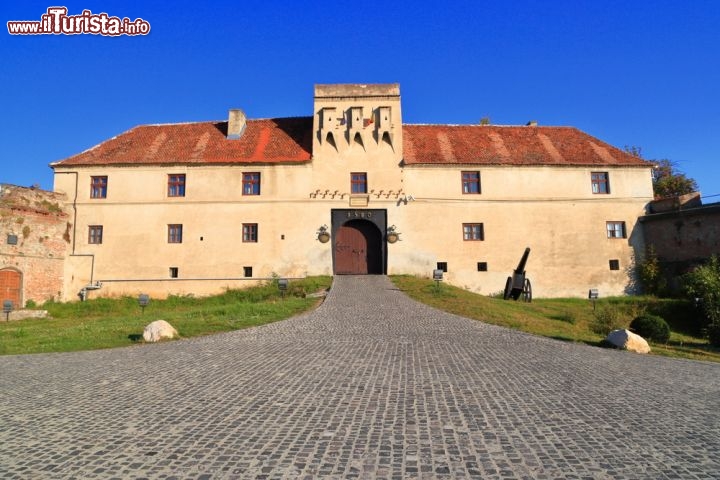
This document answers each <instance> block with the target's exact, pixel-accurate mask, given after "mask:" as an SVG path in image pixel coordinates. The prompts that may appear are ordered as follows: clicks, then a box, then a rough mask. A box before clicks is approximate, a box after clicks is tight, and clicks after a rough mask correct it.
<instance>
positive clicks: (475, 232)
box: [463, 223, 485, 241]
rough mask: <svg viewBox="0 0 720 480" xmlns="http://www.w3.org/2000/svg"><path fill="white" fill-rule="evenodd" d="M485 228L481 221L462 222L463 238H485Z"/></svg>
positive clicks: (476, 239)
mask: <svg viewBox="0 0 720 480" xmlns="http://www.w3.org/2000/svg"><path fill="white" fill-rule="evenodd" d="M484 230H485V229H484V228H483V224H482V223H463V240H465V241H482V240H485V231H484Z"/></svg>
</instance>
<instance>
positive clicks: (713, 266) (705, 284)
mask: <svg viewBox="0 0 720 480" xmlns="http://www.w3.org/2000/svg"><path fill="white" fill-rule="evenodd" d="M683 284H684V290H685V294H686V295H687V296H688V297H689V298H690V299H692V300H693V301H697V302H699V305H700V307H701V308H702V313H703V316H704V317H705V318H704V325H703V326H704V327H705V331H706V332H707V336H708V339H709V340H710V343H711V344H712V345H714V346H720V334H715V333H714V332H716V331H717V332H720V258H719V257H717V256H716V255H713V256H712V257H711V258H710V261H709V262H708V263H707V264H706V265H702V266H700V267H697V268H696V269H695V270H693V271H692V272H690V273H688V274H686V275H684V276H683Z"/></svg>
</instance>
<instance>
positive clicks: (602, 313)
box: [590, 304, 624, 335]
mask: <svg viewBox="0 0 720 480" xmlns="http://www.w3.org/2000/svg"><path fill="white" fill-rule="evenodd" d="M623 324H624V322H623V315H622V312H621V311H620V309H619V308H618V307H617V306H615V305H607V304H601V305H598V307H597V310H595V312H594V318H593V319H592V320H591V321H590V330H592V331H593V332H594V333H597V334H598V335H607V334H608V333H610V332H612V331H613V330H617V329H619V328H623Z"/></svg>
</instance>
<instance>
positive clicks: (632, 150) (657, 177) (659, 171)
mask: <svg viewBox="0 0 720 480" xmlns="http://www.w3.org/2000/svg"><path fill="white" fill-rule="evenodd" d="M625 151H626V152H627V153H629V154H630V155H633V156H635V157H638V158H643V156H642V148H640V147H638V146H635V145H625ZM650 161H651V162H655V163H656V165H657V166H656V168H655V169H654V170H653V193H654V194H655V198H667V197H678V196H680V195H685V194H686V193H692V192H697V191H698V184H697V182H696V181H695V180H694V179H692V178H689V177H687V176H686V175H685V174H684V173H682V172H681V171H679V170H678V166H677V164H676V163H675V162H673V161H672V160H668V159H662V160H650Z"/></svg>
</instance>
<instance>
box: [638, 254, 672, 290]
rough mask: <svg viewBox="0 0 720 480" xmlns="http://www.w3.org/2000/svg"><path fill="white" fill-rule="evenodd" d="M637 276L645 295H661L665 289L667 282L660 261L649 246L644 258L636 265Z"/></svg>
mask: <svg viewBox="0 0 720 480" xmlns="http://www.w3.org/2000/svg"><path fill="white" fill-rule="evenodd" d="M635 268H636V269H637V275H638V278H639V279H640V284H641V285H642V288H643V290H644V291H645V293H648V294H651V295H661V294H663V293H665V290H666V289H667V282H666V281H665V277H664V276H663V272H662V270H661V268H660V260H659V259H658V256H657V254H656V253H655V247H653V245H652V244H651V245H650V246H649V247H648V248H647V250H646V251H645V257H644V258H643V259H642V260H641V261H639V262H638V263H637V264H636V267H635Z"/></svg>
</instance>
